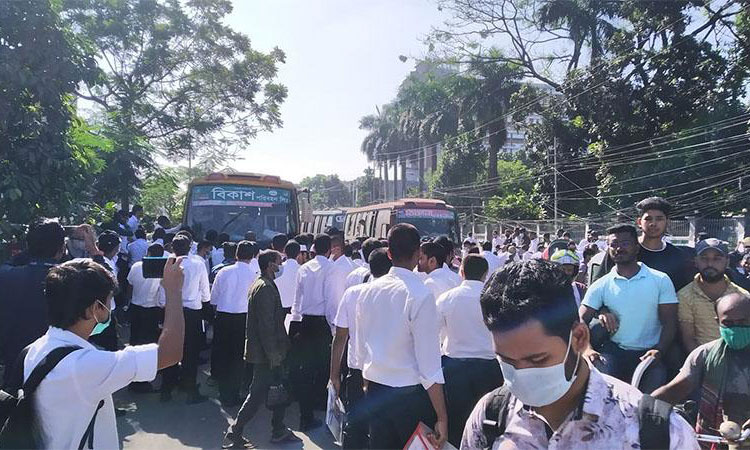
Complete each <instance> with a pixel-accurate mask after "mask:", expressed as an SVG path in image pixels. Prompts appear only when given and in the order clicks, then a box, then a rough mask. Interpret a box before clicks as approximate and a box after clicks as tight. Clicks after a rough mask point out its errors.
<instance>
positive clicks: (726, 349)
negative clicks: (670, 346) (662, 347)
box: [652, 293, 750, 434]
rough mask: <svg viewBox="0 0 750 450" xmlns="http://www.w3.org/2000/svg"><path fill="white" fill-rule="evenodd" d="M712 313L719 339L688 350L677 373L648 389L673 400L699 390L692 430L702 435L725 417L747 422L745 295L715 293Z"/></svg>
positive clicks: (748, 301)
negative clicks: (713, 311) (717, 327)
mask: <svg viewBox="0 0 750 450" xmlns="http://www.w3.org/2000/svg"><path fill="white" fill-rule="evenodd" d="M716 317H717V320H718V322H719V327H720V333H721V338H719V339H716V340H714V341H711V342H709V343H707V344H703V345H701V346H698V347H697V348H696V349H695V350H693V351H692V352H691V353H690V355H689V356H688V358H687V360H686V361H685V365H684V366H683V367H682V369H680V373H679V374H678V375H677V376H676V377H675V378H674V379H673V380H672V381H671V382H669V383H668V384H667V385H665V386H662V387H660V388H659V389H657V390H656V391H654V393H653V394H652V395H653V396H654V397H656V398H658V399H661V400H664V401H667V402H670V403H672V404H677V403H682V402H684V401H686V400H688V399H690V398H691V397H692V394H693V393H694V392H697V391H698V390H699V392H700V401H699V408H698V409H699V412H698V422H697V424H696V431H698V432H699V433H706V434H716V432H715V431H714V430H718V429H719V426H720V425H721V422H723V421H724V417H726V419H727V420H731V421H733V422H736V423H739V424H743V423H744V424H745V425H744V426H745V427H747V426H750V420H748V419H750V297H748V296H747V295H744V294H741V293H731V294H727V295H725V296H723V297H720V298H719V299H718V300H717V301H716Z"/></svg>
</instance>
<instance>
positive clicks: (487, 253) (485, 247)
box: [481, 232, 500, 277]
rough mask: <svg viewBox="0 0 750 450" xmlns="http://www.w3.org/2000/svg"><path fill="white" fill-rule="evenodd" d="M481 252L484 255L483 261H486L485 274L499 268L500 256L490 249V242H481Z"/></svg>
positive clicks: (489, 273)
mask: <svg viewBox="0 0 750 450" xmlns="http://www.w3.org/2000/svg"><path fill="white" fill-rule="evenodd" d="M496 233H497V232H496ZM481 254H482V256H483V257H484V259H485V261H487V266H488V269H487V274H488V275H487V276H488V277H489V275H491V274H492V273H493V272H495V271H496V270H497V269H499V268H500V258H498V257H497V255H495V253H494V252H493V251H492V243H491V242H488V241H485V242H482V253H481Z"/></svg>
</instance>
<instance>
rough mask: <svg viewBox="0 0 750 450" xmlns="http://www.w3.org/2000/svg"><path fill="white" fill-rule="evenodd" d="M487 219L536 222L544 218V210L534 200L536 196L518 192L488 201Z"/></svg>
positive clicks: (486, 208) (486, 207)
mask: <svg viewBox="0 0 750 450" xmlns="http://www.w3.org/2000/svg"><path fill="white" fill-rule="evenodd" d="M484 213H485V215H487V217H489V218H491V219H494V220H498V221H499V220H507V219H517V220H536V219H542V218H543V217H544V210H543V209H542V207H541V205H540V204H539V203H537V202H536V201H535V200H534V195H533V194H531V193H529V192H526V191H518V192H515V193H512V194H506V195H504V196H502V197H501V196H497V195H493V196H492V197H490V198H488V199H487V203H486V204H485V207H484Z"/></svg>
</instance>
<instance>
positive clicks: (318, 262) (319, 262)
mask: <svg viewBox="0 0 750 450" xmlns="http://www.w3.org/2000/svg"><path fill="white" fill-rule="evenodd" d="M308 263H313V264H305V265H306V266H309V268H310V270H312V271H313V272H317V271H318V270H320V269H322V268H325V267H328V266H330V265H331V264H333V262H332V261H331V260H330V259H328V258H326V257H325V256H323V255H315V258H313V259H312V260H310V261H308Z"/></svg>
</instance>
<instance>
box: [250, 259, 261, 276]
mask: <svg viewBox="0 0 750 450" xmlns="http://www.w3.org/2000/svg"><path fill="white" fill-rule="evenodd" d="M250 267H251V268H252V269H253V270H254V271H256V272H258V273H260V264H258V258H253V259H251V260H250Z"/></svg>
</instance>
